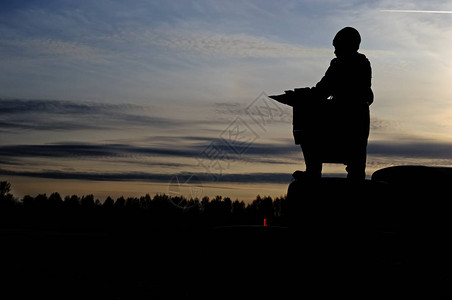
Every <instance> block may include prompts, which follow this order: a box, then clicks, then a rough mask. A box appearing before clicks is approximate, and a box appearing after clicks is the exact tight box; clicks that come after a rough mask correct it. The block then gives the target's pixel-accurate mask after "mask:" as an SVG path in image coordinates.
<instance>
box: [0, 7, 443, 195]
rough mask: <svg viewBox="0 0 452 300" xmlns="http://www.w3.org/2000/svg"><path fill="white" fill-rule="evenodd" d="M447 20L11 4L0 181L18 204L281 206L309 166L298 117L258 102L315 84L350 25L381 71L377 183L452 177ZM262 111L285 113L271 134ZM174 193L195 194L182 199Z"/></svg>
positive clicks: (0, 117) (2, 84)
mask: <svg viewBox="0 0 452 300" xmlns="http://www.w3.org/2000/svg"><path fill="white" fill-rule="evenodd" d="M395 10H403V11H395ZM413 11H415V12H413ZM421 11H430V12H428V13H427V12H424V13H422V12H421ZM431 11H436V13H432V12H431ZM450 11H452V4H450V2H448V1H428V2H425V1H347V2H344V1H314V0H313V1H138V0H136V1H112V0H109V1H107V0H97V1H70V0H68V1H45V0H41V1H8V2H7V3H3V2H2V4H0V37H1V38H0V99H1V100H0V104H1V107H0V125H1V127H0V137H1V138H0V157H1V160H0V176H1V178H2V180H3V179H5V180H9V181H11V182H12V183H13V188H14V192H15V193H16V194H17V195H24V194H36V193H51V192H53V191H55V190H60V192H61V193H63V194H64V193H76V194H81V193H95V196H98V197H99V198H101V199H102V198H103V197H105V196H106V195H109V194H111V195H112V196H115V195H121V194H124V195H125V196H127V195H129V194H130V193H136V194H137V195H143V194H145V193H147V192H149V193H151V194H153V193H156V192H159V193H167V192H169V191H170V192H171V191H172V192H180V193H191V191H192V190H193V188H192V187H193V186H196V187H197V189H196V190H197V191H198V192H199V191H201V192H203V193H208V194H210V195H214V194H223V195H224V196H230V197H239V198H240V197H243V198H247V199H249V198H252V197H254V196H255V195H257V194H258V193H260V194H268V195H271V196H279V195H282V194H284V193H285V192H286V189H287V184H286V183H285V182H286V180H289V181H290V174H291V173H292V172H293V171H295V170H296V169H303V168H304V165H303V157H302V155H301V151H300V150H299V148H298V147H297V146H295V145H293V141H292V140H291V139H292V137H291V125H290V110H289V109H288V108H286V107H281V106H278V105H276V104H274V103H272V102H270V101H269V100H268V99H267V98H265V96H263V95H264V94H262V93H266V94H268V95H269V94H276V93H281V92H282V91H284V90H286V89H292V88H294V87H304V86H313V85H315V83H316V82H317V81H318V80H319V79H320V78H321V77H322V75H323V74H324V72H325V70H326V68H327V67H328V65H329V61H330V60H331V59H332V58H333V57H334V54H333V48H332V46H331V41H332V38H333V37H334V35H335V33H336V32H337V31H338V30H340V29H341V28H343V27H345V26H353V27H355V28H357V29H358V30H359V31H360V33H361V36H362V44H361V49H360V52H362V53H364V54H366V56H367V57H368V58H369V59H370V61H371V63H372V67H373V90H374V93H375V96H376V98H375V103H374V104H373V105H372V106H371V113H372V129H371V136H370V142H369V156H368V162H369V163H368V172H367V173H368V174H369V175H370V174H371V173H372V172H373V171H374V170H376V169H378V168H381V167H385V166H390V165H397V164H425V165H441V166H450V164H451V163H450V161H451V156H452V145H451V139H452V136H451V135H452V134H451V133H452V101H451V100H452V89H451V88H450V83H449V82H450V78H451V76H452V39H451V38H450V37H451V36H452V14H450V13H448V12H450ZM258 105H261V106H262V105H264V106H266V107H267V108H270V109H271V110H269V111H273V112H275V113H276V114H275V115H272V116H268V117H267V118H266V119H265V120H259V119H258V118H257V116H256V115H253V113H252V111H253V109H254V108H256V107H258ZM275 105H276V106H275ZM263 122H264V123H263ZM237 128H241V129H243V130H245V135H244V136H242V137H241V138H242V140H241V142H242V144H240V147H241V148H240V147H239V148H237V144H234V145H232V147H231V141H232V138H234V137H232V136H231V132H233V130H234V129H237ZM235 138H237V136H235ZM215 155H216V156H215ZM214 166H216V167H217V168H216V169H215V170H214V169H213V168H214ZM325 173H328V174H337V175H338V176H343V175H344V168H343V166H340V165H327V166H326V167H325ZM193 174H194V175H196V178H197V180H194V178H195V177H193V176H192V175H193ZM287 174H288V176H286V175H287ZM209 175H210V177H209ZM175 176H176V177H175ZM190 176H192V177H190ZM83 178H85V180H83ZM174 178H177V179H178V180H179V181H182V182H186V181H187V180H188V182H187V183H186V184H181V185H180V186H179V187H178V188H179V190H177V189H176V190H177V191H176V190H175V189H174V187H175V185H174V184H173V183H174V182H175V181H174V180H173V179H174ZM187 178H188V179H187ZM191 181H192V182H197V183H196V184H195V183H193V184H191V183H190V182H191ZM199 182H202V184H200V183H199ZM272 183H273V184H272ZM200 186H202V188H198V187H200ZM88 189H91V192H90V191H89V190H88Z"/></svg>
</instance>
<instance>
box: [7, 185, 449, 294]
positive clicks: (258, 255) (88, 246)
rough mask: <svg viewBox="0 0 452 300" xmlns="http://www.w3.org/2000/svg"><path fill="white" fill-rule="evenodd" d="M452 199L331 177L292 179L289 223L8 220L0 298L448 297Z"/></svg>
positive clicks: (432, 188)
mask: <svg viewBox="0 0 452 300" xmlns="http://www.w3.org/2000/svg"><path fill="white" fill-rule="evenodd" d="M449 198H450V196H449V195H448V194H445V191H444V190H442V188H441V186H436V185H435V184H427V185H419V184H416V185H412V184H411V183H409V184H408V185H406V183H401V184H394V183H390V184H388V183H387V182H381V181H376V180H369V181H366V182H364V183H350V182H348V181H346V180H345V179H335V178H329V179H322V180H321V181H320V182H317V183H312V182H305V181H304V182H300V181H295V182H293V183H292V184H291V185H290V187H289V190H288V201H289V202H288V204H289V207H288V209H289V212H290V215H289V217H290V218H289V224H288V227H284V226H270V227H262V226H227V225H226V226H221V227H209V228H200V227H191V228H188V229H186V230H183V229H182V228H180V227H178V228H164V227H160V228H155V227H153V228H139V230H138V228H134V227H133V226H129V227H113V228H112V227H109V228H105V227H95V228H94V227H93V228H89V227H83V226H82V227H80V228H77V227H65V228H56V227H52V226H41V227H39V226H33V227H30V226H29V227H26V226H25V227H24V226H22V227H21V226H15V227H14V226H9V227H8V226H3V228H2V229H1V230H0V238H1V258H2V260H1V261H2V263H1V272H2V281H1V290H0V293H2V295H1V298H2V299H31V298H39V299H221V298H227V299H293V298H305V297H310V298H312V297H314V298H317V297H318V298H325V296H329V297H331V296H340V295H345V296H348V297H350V296H356V297H359V298H368V297H369V296H375V295H379V296H381V297H384V298H396V297H403V296H419V295H422V296H429V297H432V296H434V297H435V296H450V295H451V294H452V292H451V290H450V286H452V269H451V267H452V259H451V253H452V252H451V250H452V247H451V246H450V243H449V240H450V238H451V232H452V231H451V228H452V226H451V224H452V221H451V218H450V215H451V210H450V208H451V205H450V204H449V202H448V201H449ZM44 223H45V221H44V220H42V224H44ZM16 225H17V224H16ZM5 295H8V296H5Z"/></svg>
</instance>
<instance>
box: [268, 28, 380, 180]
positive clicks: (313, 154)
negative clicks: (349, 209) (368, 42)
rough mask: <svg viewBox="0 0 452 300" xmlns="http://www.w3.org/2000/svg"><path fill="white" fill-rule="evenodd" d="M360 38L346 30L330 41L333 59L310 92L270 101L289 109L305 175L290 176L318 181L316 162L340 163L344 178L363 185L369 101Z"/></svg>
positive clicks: (366, 65)
mask: <svg viewBox="0 0 452 300" xmlns="http://www.w3.org/2000/svg"><path fill="white" fill-rule="evenodd" d="M360 42H361V37H360V34H359V32H358V31H357V30H356V29H354V28H351V27H345V28H343V29H342V30H340V31H339V32H338V33H337V34H336V36H335V37H334V39H333V46H334V48H335V51H334V53H335V54H336V58H334V59H333V60H332V61H331V63H330V66H329V68H328V70H327V71H326V73H325V75H324V76H323V78H322V79H321V80H320V81H319V82H318V83H317V84H316V86H315V87H312V88H301V89H294V90H290V91H286V92H285V94H282V95H275V96H270V98H272V99H275V100H277V101H279V102H281V103H284V104H287V105H290V106H292V107H293V134H294V138H295V143H296V144H297V145H298V144H299V145H301V149H302V151H303V156H304V159H305V163H306V172H305V173H303V172H295V173H294V177H297V176H308V177H309V178H319V177H321V173H322V163H324V162H325V163H344V164H345V165H347V167H346V170H347V178H350V179H357V180H363V179H365V176H366V174H365V169H366V156H367V154H366V148H367V139H368V137H369V127H370V114H369V105H370V104H372V102H373V98H374V97H373V92H372V89H371V78H372V70H371V66H370V62H369V60H368V59H367V58H366V56H365V55H364V54H361V53H358V49H359V44H360Z"/></svg>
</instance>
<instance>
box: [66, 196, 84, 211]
mask: <svg viewBox="0 0 452 300" xmlns="http://www.w3.org/2000/svg"><path fill="white" fill-rule="evenodd" d="M64 204H65V205H66V207H68V208H77V207H79V206H80V198H79V197H78V196H77V195H72V196H70V197H69V196H66V197H64Z"/></svg>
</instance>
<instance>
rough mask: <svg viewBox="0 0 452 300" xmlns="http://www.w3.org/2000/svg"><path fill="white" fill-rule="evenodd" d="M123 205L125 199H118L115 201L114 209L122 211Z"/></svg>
mask: <svg viewBox="0 0 452 300" xmlns="http://www.w3.org/2000/svg"><path fill="white" fill-rule="evenodd" d="M125 204H126V199H124V197H123V196H121V197H119V198H118V199H116V201H115V205H114V207H115V208H116V209H122V208H124V206H125Z"/></svg>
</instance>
